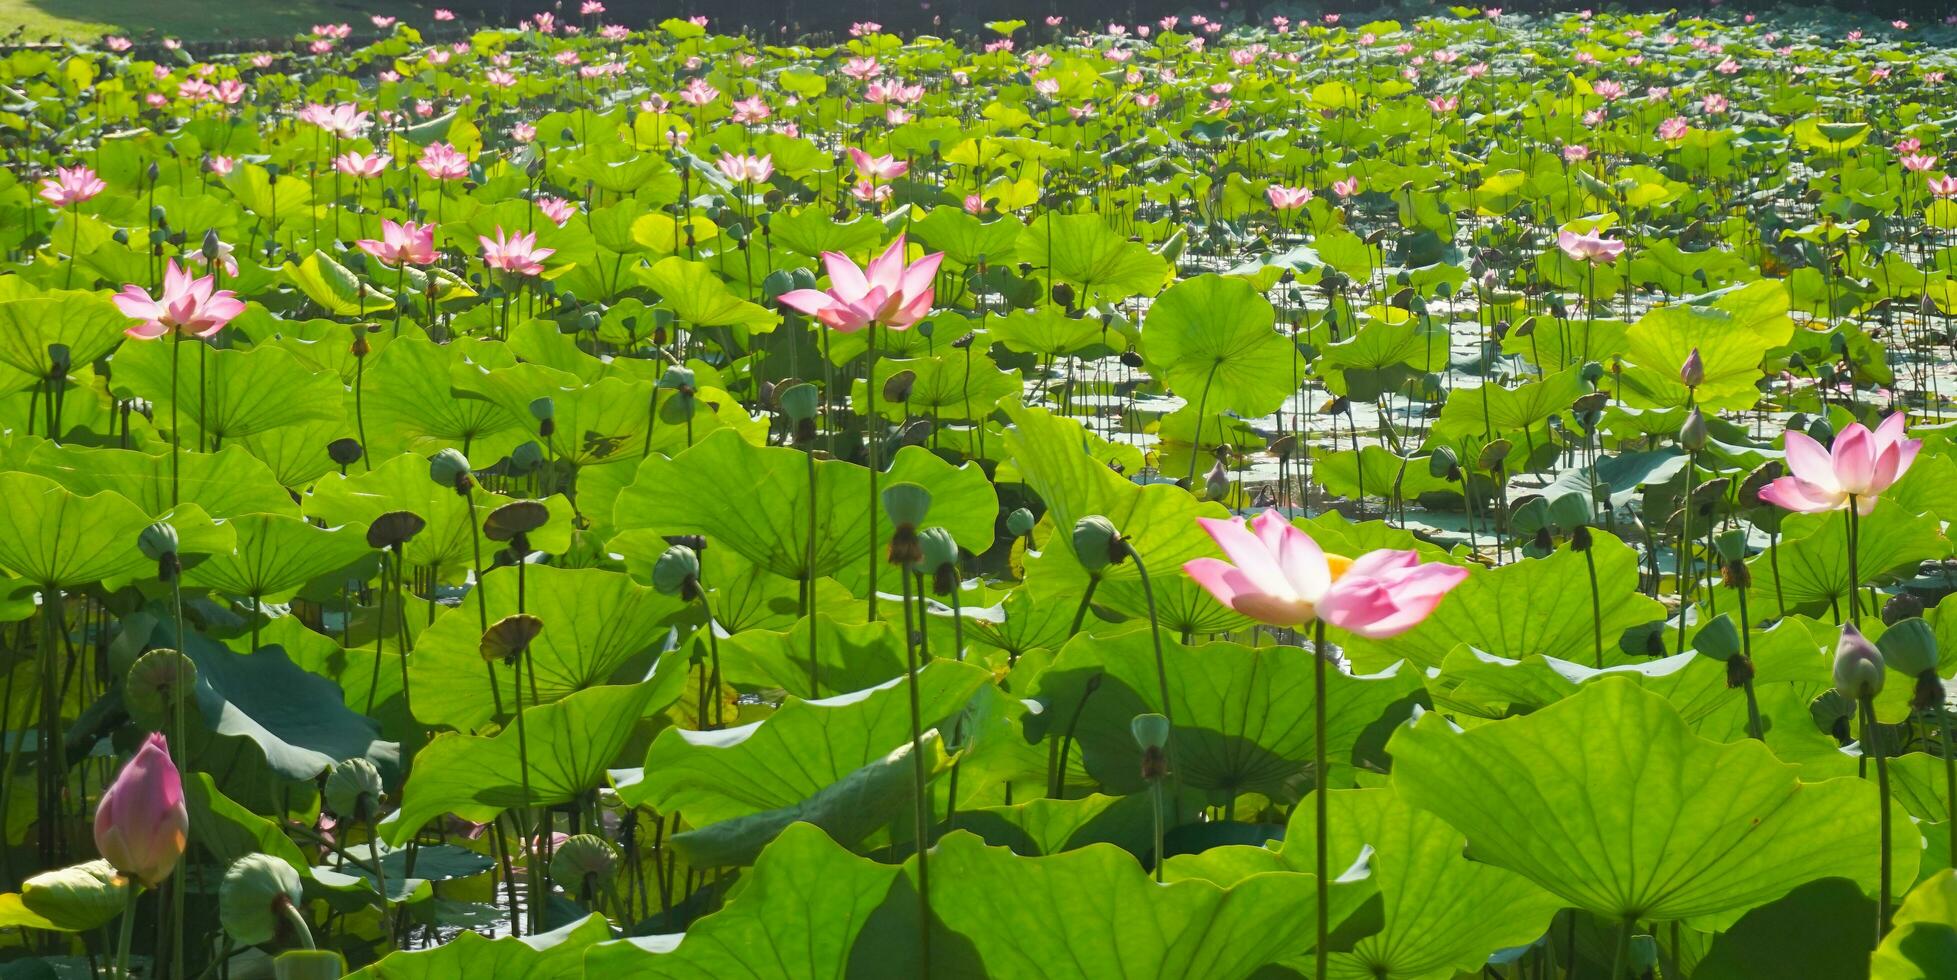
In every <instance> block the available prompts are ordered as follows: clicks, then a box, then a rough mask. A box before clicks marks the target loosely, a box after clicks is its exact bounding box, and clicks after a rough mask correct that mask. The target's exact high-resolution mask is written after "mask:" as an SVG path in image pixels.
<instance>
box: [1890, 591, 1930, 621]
mask: <svg viewBox="0 0 1957 980" xmlns="http://www.w3.org/2000/svg"><path fill="white" fill-rule="evenodd" d="M1921 615H1923V600H1921V599H1918V598H1917V597H1916V593H1914V592H1898V593H1896V594H1895V595H1893V596H1891V597H1890V598H1889V601H1888V602H1885V603H1883V604H1882V622H1883V624H1884V625H1887V626H1894V625H1896V624H1897V623H1900V622H1902V621H1903V620H1905V619H1909V618H1910V617H1912V616H1921Z"/></svg>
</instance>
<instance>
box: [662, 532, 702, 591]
mask: <svg viewBox="0 0 1957 980" xmlns="http://www.w3.org/2000/svg"><path fill="white" fill-rule="evenodd" d="M652 587H653V588H655V589H658V590H659V591H660V592H661V593H663V594H665V595H676V596H679V597H680V598H681V599H684V600H685V601H687V602H692V601H693V600H695V599H698V598H699V597H700V554H699V553H698V552H696V551H694V550H693V549H692V548H689V547H687V546H686V545H683V544H676V545H673V546H672V547H670V548H667V549H666V550H665V552H663V553H662V554H660V556H659V560H658V561H656V562H653V565H652Z"/></svg>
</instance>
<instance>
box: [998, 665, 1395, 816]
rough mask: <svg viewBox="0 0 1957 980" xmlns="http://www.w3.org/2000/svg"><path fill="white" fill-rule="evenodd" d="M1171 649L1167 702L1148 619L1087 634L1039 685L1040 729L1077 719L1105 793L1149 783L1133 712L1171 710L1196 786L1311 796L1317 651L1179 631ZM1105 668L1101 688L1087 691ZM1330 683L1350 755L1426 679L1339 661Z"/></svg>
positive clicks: (1337, 740)
mask: <svg viewBox="0 0 1957 980" xmlns="http://www.w3.org/2000/svg"><path fill="white" fill-rule="evenodd" d="M1162 652H1163V667H1164V669H1165V670H1166V671H1167V674H1168V678H1169V703H1168V704H1167V705H1166V706H1165V705H1164V704H1163V701H1162V696H1161V684H1160V683H1159V682H1158V681H1157V678H1156V670H1155V645H1154V642H1153V640H1152V639H1151V638H1150V635H1149V631H1148V630H1146V629H1137V630H1131V631H1129V632H1125V633H1122V634H1119V635H1116V636H1085V635H1083V636H1078V637H1075V638H1074V639H1073V640H1072V641H1070V642H1069V643H1068V644H1067V645H1066V646H1064V647H1062V648H1061V650H1060V655H1059V656H1058V657H1056V658H1055V659H1054V661H1053V664H1052V665H1051V666H1049V667H1047V669H1046V671H1045V672H1044V673H1042V674H1041V675H1040V677H1039V680H1038V681H1037V682H1036V684H1035V686H1034V688H1033V690H1032V692H1031V696H1032V697H1034V698H1036V699H1037V700H1039V701H1040V702H1042V703H1043V704H1045V705H1046V710H1045V711H1044V712H1042V713H1041V715H1040V716H1039V717H1040V723H1039V726H1038V728H1037V729H1036V731H1037V732H1038V734H1041V735H1042V736H1043V737H1045V738H1048V739H1054V738H1060V737H1063V733H1065V732H1067V731H1070V730H1071V731H1072V733H1073V737H1074V741H1075V743H1076V744H1077V746H1078V748H1077V751H1079V752H1080V753H1081V758H1082V760H1083V761H1084V762H1085V764H1086V768H1087V772H1088V773H1089V774H1091V775H1092V776H1093V777H1094V778H1095V779H1096V780H1098V781H1099V783H1100V785H1101V788H1102V791H1103V792H1107V793H1113V794H1127V793H1137V792H1143V791H1145V790H1146V789H1147V786H1146V784H1145V782H1144V781H1143V780H1142V778H1141V761H1142V757H1141V749H1140V747H1138V746H1137V745H1136V744H1135V738H1134V736H1133V735H1132V734H1131V733H1130V732H1129V730H1128V726H1129V722H1130V721H1131V720H1133V719H1134V717H1135V716H1136V715H1139V714H1146V713H1149V712H1154V713H1157V714H1166V715H1168V716H1169V717H1170V718H1171V719H1173V720H1174V721H1175V735H1174V738H1173V744H1172V747H1171V750H1170V751H1171V753H1172V755H1173V758H1174V766H1175V771H1176V773H1177V776H1178V777H1179V778H1180V780H1181V783H1182V785H1183V786H1184V787H1185V788H1188V789H1193V790H1202V791H1206V792H1208V793H1210V794H1211V796H1212V797H1213V800H1212V802H1216V803H1224V802H1227V801H1228V800H1229V799H1230V798H1231V797H1232V796H1233V795H1235V794H1240V793H1260V794H1263V795H1265V796H1268V797H1270V798H1272V799H1274V800H1280V801H1284V802H1295V801H1297V800H1298V799H1300V798H1301V797H1302V796H1303V795H1304V792H1305V790H1306V789H1309V788H1310V787H1311V786H1312V785H1313V783H1314V779H1315V776H1314V774H1313V773H1312V771H1311V765H1312V758H1313V755H1314V750H1313V744H1314V743H1313V733H1312V712H1311V709H1310V705H1311V703H1312V690H1313V681H1312V662H1311V654H1309V653H1307V652H1305V651H1303V650H1300V649H1298V648H1296V647H1284V646H1273V647H1259V648H1253V647H1246V646H1242V645H1240V644H1236V643H1229V642H1218V643H1206V644H1203V645H1202V646H1196V647H1190V646H1184V645H1183V644H1181V643H1179V642H1177V641H1176V640H1175V639H1174V638H1173V637H1166V638H1164V640H1163V651H1162ZM1096 677H1098V678H1099V680H1098V682H1096V683H1097V684H1098V687H1097V688H1096V689H1095V690H1094V692H1093V693H1092V694H1087V693H1085V691H1086V686H1087V685H1088V683H1089V681H1090V679H1092V678H1096ZM1326 682H1327V690H1328V692H1329V697H1328V699H1327V708H1326V714H1327V718H1326V728H1325V740H1326V749H1325V751H1326V757H1327V759H1329V760H1330V761H1332V762H1333V763H1334V764H1337V765H1341V766H1344V765H1350V764H1351V763H1352V762H1353V749H1354V746H1355V745H1357V744H1358V742H1359V741H1360V739H1361V738H1362V736H1363V735H1364V734H1365V733H1366V731H1367V729H1369V728H1371V727H1372V726H1373V725H1375V724H1382V725H1384V724H1390V723H1391V722H1390V720H1387V721H1383V720H1382V719H1390V718H1391V717H1392V712H1393V711H1394V710H1395V705H1396V704H1397V703H1399V702H1402V701H1407V702H1408V704H1407V705H1402V706H1401V707H1400V708H1399V709H1398V710H1399V711H1400V712H1401V716H1404V712H1405V710H1406V708H1407V707H1408V706H1410V704H1411V702H1410V700H1409V699H1410V696H1411V695H1413V694H1415V693H1416V692H1418V691H1419V690H1420V679H1419V678H1418V677H1417V676H1416V675H1415V674H1414V672H1413V671H1412V670H1408V669H1394V670H1389V671H1387V672H1385V673H1383V674H1380V675H1376V676H1371V677H1354V676H1351V675H1348V674H1345V673H1343V672H1339V671H1332V672H1329V673H1328V675H1327V678H1326ZM1341 778H1342V777H1337V776H1335V777H1334V779H1335V780H1337V779H1341Z"/></svg>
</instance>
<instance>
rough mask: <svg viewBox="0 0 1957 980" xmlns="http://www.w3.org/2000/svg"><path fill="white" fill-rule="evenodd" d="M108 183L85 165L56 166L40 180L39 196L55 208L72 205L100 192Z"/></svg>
mask: <svg viewBox="0 0 1957 980" xmlns="http://www.w3.org/2000/svg"><path fill="white" fill-rule="evenodd" d="M108 186H109V185H108V184H106V183H103V181H102V178H100V177H97V176H96V175H95V171H94V170H92V169H90V168H88V167H86V166H82V167H56V168H54V176H52V177H48V178H45V179H43V180H42V181H41V197H42V198H43V199H45V200H46V201H47V202H48V203H49V204H52V205H54V206H55V207H57V208H65V207H72V206H74V205H77V204H80V203H82V202H83V201H86V200H88V199H89V198H91V197H94V196H95V195H97V194H100V193H102V191H103V190H104V189H106V188H107V187H108Z"/></svg>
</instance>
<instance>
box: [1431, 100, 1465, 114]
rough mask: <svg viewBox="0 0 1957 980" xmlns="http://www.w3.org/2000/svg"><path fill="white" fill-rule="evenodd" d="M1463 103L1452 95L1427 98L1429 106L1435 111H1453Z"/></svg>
mask: <svg viewBox="0 0 1957 980" xmlns="http://www.w3.org/2000/svg"><path fill="white" fill-rule="evenodd" d="M1460 105H1461V100H1460V99H1457V98H1455V97H1454V96H1452V95H1445V96H1438V97H1435V98H1430V99H1428V100H1427V108H1429V109H1431V110H1433V111H1434V112H1435V113H1437V114H1438V113H1443V112H1453V111H1454V110H1455V109H1456V108H1459V107H1460Z"/></svg>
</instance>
